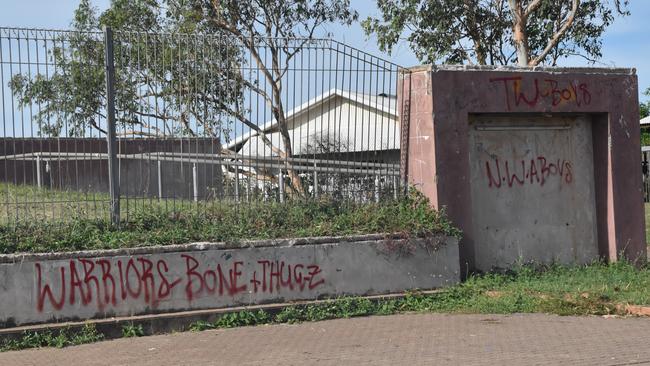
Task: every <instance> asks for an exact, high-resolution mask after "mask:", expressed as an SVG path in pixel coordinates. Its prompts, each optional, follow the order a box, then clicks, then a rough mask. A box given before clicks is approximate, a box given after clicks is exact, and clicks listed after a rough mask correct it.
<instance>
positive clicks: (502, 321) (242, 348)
mask: <svg viewBox="0 0 650 366" xmlns="http://www.w3.org/2000/svg"><path fill="white" fill-rule="evenodd" d="M0 365H7V366H9V365H11V366H18V365H66V366H73V365H152V366H154V365H155V366H161V365H373V366H374V365H650V319H642V318H626V319H620V318H602V317H558V316H552V315H512V316H500V315H445V314H409V315H394V316H384V317H369V318H355V319H339V320H330V321H323V322H316V323H303V324H297V325H284V324H283V325H270V326H259V327H244V328H235V329H224V330H215V331H204V332H186V333H176V334H170V335H162V336H152V337H143V338H137V339H133V338H131V339H119V340H114V341H106V342H100V343H95V344H88V345H83V346H78V347H70V348H65V349H40V350H26V351H20V352H7V353H2V354H0Z"/></svg>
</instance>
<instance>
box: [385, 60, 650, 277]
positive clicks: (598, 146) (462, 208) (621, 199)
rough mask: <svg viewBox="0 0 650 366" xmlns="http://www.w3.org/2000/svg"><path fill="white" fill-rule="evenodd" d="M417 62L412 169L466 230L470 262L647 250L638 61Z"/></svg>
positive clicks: (407, 90) (466, 264) (465, 263)
mask: <svg viewBox="0 0 650 366" xmlns="http://www.w3.org/2000/svg"><path fill="white" fill-rule="evenodd" d="M409 71H410V73H409V74H407V76H406V78H405V79H404V82H403V84H402V85H400V87H399V90H400V94H401V95H400V96H399V98H400V101H399V102H398V105H401V104H400V103H402V102H403V103H404V105H405V112H404V118H403V119H402V121H403V122H402V123H403V126H402V128H403V131H408V141H409V143H408V147H407V149H404V150H405V151H403V152H402V154H403V155H404V156H405V157H407V159H408V167H407V169H408V171H407V172H405V173H407V174H408V179H409V182H410V183H411V184H413V185H415V186H416V187H417V188H419V189H420V190H421V191H422V192H424V193H425V194H426V196H427V197H429V199H430V200H431V202H432V204H433V205H434V206H436V207H445V209H446V212H447V214H448V215H449V216H450V218H451V219H452V221H453V222H454V223H455V224H456V225H457V226H459V227H460V229H461V230H462V231H463V240H462V242H461V244H460V245H461V246H460V253H461V255H460V256H461V268H463V270H464V269H465V268H468V269H474V270H480V271H486V270H491V269H495V268H509V267H512V266H513V265H515V264H516V263H521V262H535V263H563V264H574V263H587V262H590V261H592V260H595V259H597V258H598V257H601V258H604V259H607V260H610V261H615V260H617V259H618V258H620V256H624V257H626V258H629V259H632V260H637V259H642V258H646V243H645V234H644V230H645V228H644V211H643V200H642V179H641V169H640V167H641V161H640V154H639V151H640V146H639V145H640V144H639V128H638V127H637V126H638V125H637V121H638V112H639V111H638V90H637V89H638V85H637V77H636V75H635V70H633V69H597V68H515V67H499V68H496V67H463V66H458V67H454V66H449V67H447V66H443V67H437V66H426V67H417V68H413V69H410V70H409ZM407 114H408V116H406V115H407Z"/></svg>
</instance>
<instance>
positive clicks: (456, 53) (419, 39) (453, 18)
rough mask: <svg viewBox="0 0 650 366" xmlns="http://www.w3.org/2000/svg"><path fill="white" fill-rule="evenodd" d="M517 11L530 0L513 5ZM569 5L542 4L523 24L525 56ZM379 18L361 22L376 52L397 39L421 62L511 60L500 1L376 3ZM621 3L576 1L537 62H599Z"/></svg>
mask: <svg viewBox="0 0 650 366" xmlns="http://www.w3.org/2000/svg"><path fill="white" fill-rule="evenodd" d="M518 1H520V2H521V3H522V7H524V8H525V7H526V6H527V5H528V4H529V3H530V1H526V0H518ZM571 6H572V1H571V0H560V1H556V0H543V1H542V3H541V5H540V6H539V7H538V8H536V9H535V11H533V12H532V13H531V14H530V16H529V18H528V19H527V23H526V35H527V37H528V46H529V57H530V58H531V59H532V58H534V57H535V56H536V55H539V54H541V53H542V50H543V49H544V48H545V47H546V46H547V45H548V43H549V40H551V39H552V38H553V36H554V35H555V34H556V33H557V32H558V31H559V29H560V28H561V25H562V24H563V23H564V22H566V21H567V19H568V17H569V13H570V10H571ZM377 7H378V8H379V10H380V12H381V16H380V17H379V18H373V17H369V18H367V19H365V20H364V21H363V22H362V26H363V28H364V30H365V32H366V34H367V35H371V34H374V35H376V36H377V39H378V42H379V46H380V48H381V49H382V50H384V51H388V52H390V51H391V50H392V47H393V46H394V45H396V44H397V43H398V42H399V41H400V40H401V39H405V40H406V41H408V42H409V44H410V46H411V49H412V50H413V52H414V53H415V55H416V56H417V57H418V59H419V60H420V61H422V62H424V63H435V62H444V63H461V64H467V63H469V64H474V63H478V64H491V65H507V64H513V63H515V62H516V61H517V60H516V54H515V50H514V42H513V31H512V27H513V15H512V12H511V9H510V7H509V5H508V2H507V1H504V0H467V1H451V0H436V1H430V0H377ZM628 14H629V11H628V10H627V1H618V0H617V1H615V2H613V3H612V2H610V1H607V0H582V1H581V2H580V5H579V9H578V12H577V14H576V17H575V19H574V21H573V24H572V26H571V27H570V28H569V30H568V32H567V33H566V34H565V35H564V37H562V39H561V41H560V42H559V44H558V45H557V46H555V47H554V48H553V51H552V52H551V53H550V54H549V55H548V56H547V57H546V58H545V59H544V60H543V61H544V63H546V64H553V65H554V64H556V63H557V62H558V61H559V60H561V59H562V58H565V57H569V56H573V55H576V54H577V55H581V56H583V57H585V58H586V59H587V60H589V61H592V60H595V59H598V58H600V57H601V46H602V44H601V37H602V35H603V33H604V32H605V30H606V29H607V27H609V26H610V25H611V24H612V22H613V21H614V20H615V19H616V17H618V16H625V15H628Z"/></svg>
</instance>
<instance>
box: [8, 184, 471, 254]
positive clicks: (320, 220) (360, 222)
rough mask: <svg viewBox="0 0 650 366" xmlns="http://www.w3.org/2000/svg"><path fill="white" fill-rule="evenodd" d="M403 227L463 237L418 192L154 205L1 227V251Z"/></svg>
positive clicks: (408, 231)
mask: <svg viewBox="0 0 650 366" xmlns="http://www.w3.org/2000/svg"><path fill="white" fill-rule="evenodd" d="M388 232H401V233H405V234H407V235H412V236H426V235H433V234H446V235H458V234H459V233H458V230H457V229H455V228H454V227H453V226H452V225H451V224H450V222H449V221H448V220H447V218H446V217H445V215H444V214H443V213H440V212H438V211H436V210H434V209H432V208H430V207H429V203H428V201H427V200H426V198H425V197H424V196H422V195H421V194H419V193H416V192H415V191H414V192H413V193H412V194H410V195H409V196H408V197H405V198H403V199H401V200H398V201H390V202H386V203H379V204H374V203H368V204H358V205H354V204H340V203H337V202H332V201H293V202H289V203H285V204H280V203H271V202H267V203H264V202H258V203H254V204H251V205H229V204H225V203H224V204H221V205H215V206H210V207H203V208H201V209H199V210H196V209H183V210H178V211H176V212H174V213H169V212H167V211H166V210H165V209H162V208H155V207H149V208H146V209H142V210H139V211H138V212H136V213H133V214H132V215H131V216H130V217H129V220H128V221H125V222H123V223H122V225H121V227H120V228H119V229H117V228H115V227H113V226H112V225H111V224H110V223H109V222H108V221H107V220H105V219H92V218H87V217H76V218H75V219H74V220H67V221H66V222H56V223H52V222H50V221H47V220H41V221H33V222H31V223H22V224H17V225H5V226H0V253H15V252H61V251H73V250H86V249H113V248H125V247H137V246H151V245H168V244H181V243H188V242H194V241H225V242H231V243H234V242H238V241H241V240H247V239H276V238H294V237H311V236H339V235H354V234H369V233H388Z"/></svg>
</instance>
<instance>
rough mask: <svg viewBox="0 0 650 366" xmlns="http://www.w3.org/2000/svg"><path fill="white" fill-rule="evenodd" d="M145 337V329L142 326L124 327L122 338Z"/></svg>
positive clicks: (126, 325) (128, 325) (130, 325)
mask: <svg viewBox="0 0 650 366" xmlns="http://www.w3.org/2000/svg"><path fill="white" fill-rule="evenodd" d="M142 336H144V329H143V328H142V324H137V325H136V324H133V323H129V324H125V325H123V326H122V337H124V338H131V337H142Z"/></svg>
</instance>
